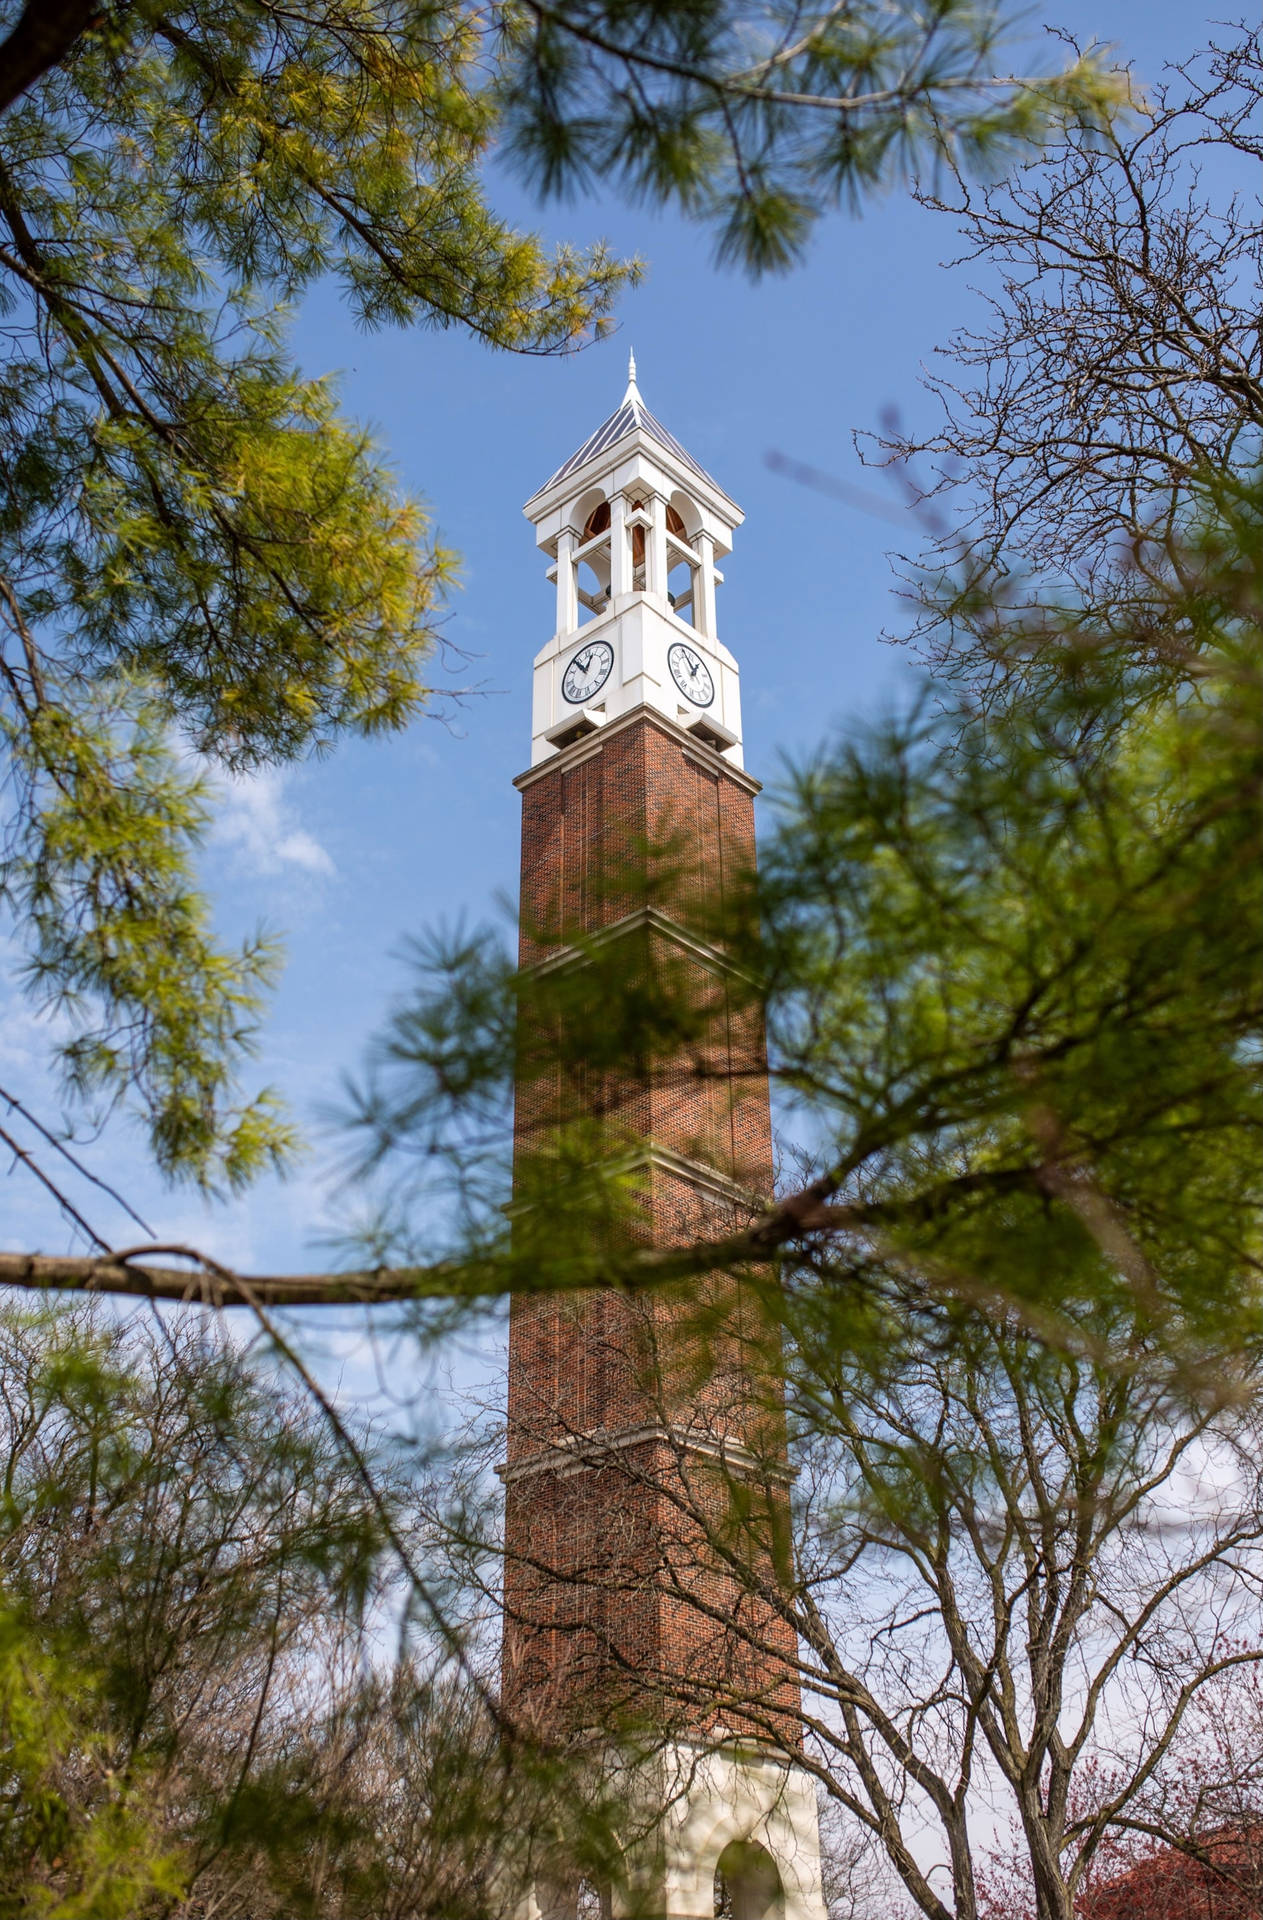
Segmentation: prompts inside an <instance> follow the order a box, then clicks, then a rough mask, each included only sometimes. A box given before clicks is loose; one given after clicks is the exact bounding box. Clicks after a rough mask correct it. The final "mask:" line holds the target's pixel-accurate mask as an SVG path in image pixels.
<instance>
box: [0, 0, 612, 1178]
mask: <svg viewBox="0 0 1263 1920" xmlns="http://www.w3.org/2000/svg"><path fill="white" fill-rule="evenodd" d="M14 13H15V9H14V8H12V7H8V8H4V9H0V33H3V32H7V31H8V28H9V26H11V25H12V21H13V15H14ZM479 55H480V41H479V38H478V35H477V32H476V28H475V23H474V21H473V19H472V17H469V16H466V15H465V14H464V13H463V12H462V11H460V10H459V9H453V8H446V9H445V8H441V7H411V6H409V7H398V6H393V5H387V6H377V5H367V4H359V0H349V4H334V5H330V6H326V7H321V8H319V9H317V10H316V11H315V12H314V13H312V12H308V13H305V14H303V15H301V16H300V15H294V14H290V13H288V12H286V11H284V10H281V11H279V12H278V11H276V10H275V9H270V8H265V7H259V8H253V7H245V8H242V7H239V6H236V5H216V4H212V5H208V6H196V7H183V6H178V7H167V6H162V5H153V4H145V5H141V6H137V7H128V8H124V9H121V10H117V11H113V12H107V13H105V14H103V15H99V16H97V17H96V18H95V19H94V20H93V21H92V22H91V23H90V24H89V25H88V26H87V28H86V30H85V31H82V32H79V33H78V35H77V37H76V36H75V34H73V33H71V35H70V37H69V39H68V40H67V42H66V45H65V46H64V47H63V48H62V57H61V58H60V59H59V60H58V61H57V62H56V63H55V64H53V65H52V66H51V67H50V68H49V69H48V71H47V72H45V73H44V75H43V77H42V78H41V79H39V80H38V82H37V83H36V84H35V85H34V86H32V87H31V88H29V90H27V91H26V92H25V93H24V94H23V95H22V96H21V97H19V98H18V99H17V100H16V102H15V103H14V104H12V105H11V106H10V107H9V108H8V110H7V111H6V112H5V114H4V117H3V119H2V120H0V304H2V305H3V308H4V311H5V313H6V316H7V328H6V340H5V349H4V353H3V357H2V358H0V443H2V447H3V451H0V628H2V629H3V638H4V642H5V645H4V651H3V656H2V659H0V681H2V682H3V693H4V709H3V724H4V726H5V731H6V734H7V736H8V739H9V742H10V746H11V750H12V757H13V766H14V770H15V779H14V782H13V785H12V788H11V802H12V804H11V809H10V817H9V833H8V842H7V846H6V848H5V860H4V884H5V888H6V892H7V895H8V899H9V903H10V905H11V906H13V907H15V908H16V909H17V911H18V913H19V915H20V916H21V917H22V918H23V920H24V924H25V926H26V927H27V928H30V929H31V930H32V931H33V934H34V939H33V943H32V944H33V965H32V970H31V978H32V980H33V982H34V983H35V984H36V986H37V988H38V990H39V991H40V992H41V993H42V994H45V995H47V996H50V997H52V998H53V999H56V1000H59V1001H60V1003H61V1005H62V1006H63V1008H64V1009H65V1010H67V1011H68V1012H69V1013H70V1014H71V1016H72V1019H73V1022H74V1023H75V1026H76V1028H77V1031H76V1032H75V1034H74V1037H73V1038H72V1040H71V1043H70V1045H69V1048H68V1050H67V1051H66V1052H65V1054H64V1055H63V1061H64V1064H65V1065H66V1067H67V1069H68V1083H69V1086H70V1089H71V1090H72V1092H75V1093H79V1094H82V1093H85V1092H90V1093H92V1094H95V1095H100V1094H101V1093H102V1092H108V1093H109V1094H110V1095H112V1096H115V1097H119V1098H122V1097H124V1096H125V1095H134V1096H135V1104H137V1105H138V1107H139V1110H140V1111H141V1113H142V1114H143V1116H144V1118H145V1120H146V1122H147V1125H148V1129H149V1134H150V1138H151V1141H152V1143H153V1146H154V1149H155V1152H156V1155H157V1158H158V1161H159V1163H160V1165H161V1166H162V1168H163V1170H164V1171H165V1172H166V1173H168V1174H169V1175H172V1176H176V1175H188V1176H191V1177H193V1178H194V1179H196V1180H198V1181H200V1182H202V1183H203V1184H215V1183H217V1182H220V1181H227V1182H228V1183H229V1184H237V1183H239V1182H240V1181H242V1180H244V1179H247V1178H249V1177H250V1175H251V1174H252V1173H253V1172H255V1171H256V1170H257V1169H258V1168H259V1167H260V1166H262V1165H264V1164H267V1163H268V1162H274V1161H279V1160H281V1159H283V1158H284V1157H285V1156H286V1155H287V1154H288V1153H289V1151H290V1150H291V1148H292V1146H293V1144H294V1142H293V1135H292V1132H291V1130H290V1129H289V1128H288V1127H287V1125H286V1124H285V1122H284V1120H283V1119H282V1118H281V1116H280V1114H279V1113H278V1111H277V1110H276V1109H275V1106H274V1103H273V1102H271V1101H270V1099H269V1097H268V1096H266V1095H264V1096H262V1097H260V1098H258V1099H255V1100H253V1101H252V1102H249V1103H248V1104H246V1105H245V1106H244V1107H242V1106H241V1105H240V1104H239V1103H238V1101H237V1099H236V1097H235V1092H234V1085H235V1080H236V1077H237V1073H238V1069H239V1067H240V1064H241V1058H242V1053H243V1049H244V1043H245V1041H246V1039H247V1038H248V1035H249V1033H250V1031H251V1029H252V1028H253V1026H254V1025H255V1024H256V1022H257V1018H258V1013H259V994H260V990H261V988H262V986H263V985H264V982H265V978H266V974H267V972H268V970H269V967H270V966H271V964H272V960H271V956H270V954H269V953H268V952H267V951H266V950H265V948H264V947H263V946H261V945H259V944H258V943H254V944H252V945H250V946H248V947H247V948H246V949H245V950H244V951H243V952H242V953H240V954H238V955H233V954H232V953H230V952H224V951H221V950H219V949H218V948H217V946H216V945H215V943H214V942H213V941H212V939H211V937H210V934H209V930H208V927H207V915H206V910H205V907H204V906H203V905H202V903H201V902H200V901H199V900H198V898H197V895H196V889H195V885H194V877H193V870H192V859H193V852H194V848H195V843H196V839H197V836H198V832H199V830H200V827H201V825H202V822H203V819H204V816H205V811H206V807H207V805H208V799H207V796H206V794H205V793H200V792H199V791H198V790H197V788H196V786H195V784H194V783H192V782H190V781H189V780H188V779H187V778H186V777H185V776H184V775H183V774H182V773H181V771H180V768H179V765H178V762H177V761H175V760H173V759H170V758H169V757H168V758H166V759H165V760H164V746H163V740H164V730H165V732H166V733H168V734H169V735H170V736H171V737H172V739H173V740H182V741H185V742H187V743H189V744H190V745H191V746H192V747H193V748H194V749H196V750H197V751H198V752H200V753H202V754H206V755H209V756H211V757H212V758H213V759H214V760H215V761H217V762H219V763H220V764H222V765H226V766H228V767H230V768H234V769H246V770H248V769H250V768H251V767H255V766H258V765H260V764H263V763H267V762H275V761H278V760H281V761H283V760H289V759H294V758H296V757H299V756H301V755H303V754H305V753H309V752H312V751H320V750H323V749H326V748H328V747H330V746H332V745H333V744H334V743H335V742H336V741H337V740H338V739H339V737H341V736H342V735H343V734H345V733H346V732H347V731H351V732H358V733H372V732H375V731H378V730H381V729H384V728H397V727H400V726H402V725H404V724H405V723H406V722H407V721H408V720H409V719H410V718H411V717H412V716H413V715H414V714H415V713H416V712H417V711H418V710H419V709H420V707H421V706H422V704H423V703H424V701H425V699H426V697H427V691H428V672H427V660H428V656H429V655H430V653H431V651H432V648H433V644H434V639H435V633H436V621H437V619H438V617H439V613H440V609H441V604H442V599H443V595H444V592H445V589H446V587H447V585H448V584H449V582H450V580H451V577H452V571H453V560H452V556H451V555H450V554H449V553H447V552H446V551H445V550H444V549H442V548H441V547H440V546H438V545H437V544H436V543H435V542H434V541H433V539H432V537H431V535H430V533H429V529H428V520H427V515H426V513H425V511H424V509H423V508H422V506H421V505H420V503H419V502H417V501H416V500H412V499H408V498H407V497H405V496H404V495H403V494H402V493H401V491H400V489H399V487H398V486H397V483H396V482H395V480H394V478H393V476H392V474H391V473H390V471H389V470H388V468H387V467H386V466H385V465H384V463H383V460H382V458H381V455H380V453H379V452H378V450H377V449H376V448H375V447H374V445H373V443H372V441H371V439H370V438H369V436H368V435H367V434H366V433H365V432H364V431H363V430H362V429H361V428H359V427H357V426H356V425H354V424H353V423H352V422H349V421H347V420H346V419H344V418H343V417H342V416H341V415H340V413H339V411H338V408H337V404H336V398H335V395H334V393H333V391H332V388H331V387H330V385H329V383H328V382H327V381H322V380H312V379H308V378H305V377H303V376H302V375H301V374H300V373H299V372H298V371H297V369H296V368H295V367H294V365H293V363H292V361H291V359H290V357H289V355H288V353H287V351H286V347H285V338H284V336H285V312H284V303H288V302H291V301H293V300H295V299H296V298H298V297H299V296H301V294H302V293H303V291H304V289H306V288H307V287H308V286H310V285H311V284H312V282H313V281H315V280H317V279H319V278H321V277H326V278H327V277H329V276H332V277H334V278H335V279H336V280H338V281H339V282H340V283H341V285H342V288H343V290H344V293H345V296H346V298H347V300H348V302H349V303H350V305H351V308H352V310H353V312H354V313H355V314H356V316H357V318H358V319H359V320H360V321H361V322H362V323H363V324H365V325H370V326H371V325H378V324H382V323H384V322H388V321H389V322H393V323H411V324H421V325H428V326H436V327H449V326H460V327H463V328H466V329H468V330H470V331H472V332H473V333H475V334H477V335H478V336H479V337H480V338H483V339H485V340H486V341H488V342H489V343H490V344H492V345H495V346H498V347H505V348H511V349H514V350H517V351H524V352H550V351H554V350H557V349H560V348H564V347H566V346H567V345H570V344H573V343H574V342H576V341H577V340H579V339H580V338H581V337H582V336H583V335H584V334H585V333H588V332H590V331H591V330H592V329H593V328H594V327H598V326H599V325H601V324H602V319H603V316H604V314H605V312H606V310H607V308H608V306H609V303H610V301H611V300H612V298H613V296H614V294H615V293H616V292H617V290H618V289H619V288H620V287H621V286H623V285H625V284H626V283H627V281H628V280H629V279H630V278H634V275H635V269H634V268H629V267H627V266H625V265H621V264H619V263H617V262H615V261H613V260H611V259H610V258H609V257H608V256H607V255H606V254H605V253H604V252H603V250H602V249H600V248H597V249H595V250H594V251H593V252H592V253H591V254H589V255H582V256H581V255H579V254H576V253H574V252H573V251H571V250H568V249H562V250H560V251H559V252H557V253H555V254H552V255H549V254H548V253H546V252H545V251H544V250H543V249H542V248H541V246H540V245H539V243H538V242H537V241H535V240H534V239H533V238H531V237H530V236H527V235H522V234H518V233H515V232H514V231H513V230H512V229H511V228H509V227H508V226H506V225H505V223H504V222H503V221H501V220H500V219H498V218H497V217H496V216H495V215H494V214H493V213H492V212H491V210H490V209H489V208H488V206H487V205H486V202H485V199H484V197H483V193H482V187H481V182H480V167H481V165H482V161H483V158H484V155H485V152H486V148H487V145H488V141H489V139H490V137H491V134H492V130H493V124H494V109H493V105H492V102H491V100H490V97H489V95H488V93H487V90H486V86H485V78H484V74H483V71H482V68H481V66H480V64H479ZM278 303H281V304H278ZM27 916H30V917H27ZM59 918H60V921H61V925H60V926H59V925H58V924H57V922H58V919H59ZM160 957H161V958H162V959H163V960H164V961H165V966H162V967H160V966H159V964H158V961H159V958H160Z"/></svg>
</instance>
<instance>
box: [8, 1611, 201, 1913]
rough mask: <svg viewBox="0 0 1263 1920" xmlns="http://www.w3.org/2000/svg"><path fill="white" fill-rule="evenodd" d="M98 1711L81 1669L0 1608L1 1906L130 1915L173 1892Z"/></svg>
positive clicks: (166, 1863)
mask: <svg viewBox="0 0 1263 1920" xmlns="http://www.w3.org/2000/svg"><path fill="white" fill-rule="evenodd" d="M102 1709H103V1701H102V1696H101V1691H100V1688H99V1686H98V1685H97V1683H96V1678H95V1675H93V1674H92V1672H91V1670H90V1669H88V1670H85V1669H83V1668H81V1667H77V1666H76V1665H75V1663H74V1662H73V1661H72V1660H70V1659H69V1658H67V1657H66V1656H64V1655H62V1656H58V1655H57V1654H54V1653H49V1652H45V1651H41V1650H40V1648H39V1646H38V1643H37V1642H36V1641H34V1640H33V1638H32V1636H31V1634H30V1633H29V1632H28V1631H27V1630H26V1628H25V1625H24V1623H22V1622H21V1621H20V1619H19V1618H18V1617H16V1616H15V1615H12V1614H10V1613H9V1612H7V1611H6V1612H3V1613H0V1743H2V1744H3V1748H4V1754H5V1759H4V1765H3V1774H4V1797H3V1811H2V1812H0V1914H4V1915H5V1916H10V1915H11V1916H13V1917H14V1920H17V1916H26V1915H30V1916H35V1915H38V1916H40V1920H134V1917H135V1916H139V1915H142V1914H146V1913H157V1912H160V1911H161V1910H162V1908H163V1907H164V1906H167V1905H169V1903H171V1902H172V1901H174V1900H176V1899H178V1898H179V1896H180V1894H181V1893H182V1891H183V1875H182V1871H181V1862H180V1860H179V1857H178V1854H176V1853H175V1852H173V1851H172V1850H171V1848H170V1847H169V1845H168V1844H167V1841H166V1837H165V1836H164V1835H163V1834H162V1832H161V1831H160V1828H159V1823H158V1821H157V1819H156V1818H155V1814H154V1809H153V1806H152V1802H151V1801H150V1799H149V1795H148V1791H147V1788H148V1782H147V1781H146V1780H145V1778H144V1776H143V1774H141V1775H140V1776H139V1777H132V1778H130V1779H128V1778H126V1777H121V1776H120V1775H119V1773H118V1772H117V1770H116V1763H117V1757H118V1756H117V1753H116V1751H115V1748H114V1743H113V1742H112V1741H111V1740H110V1739H109V1737H108V1735H107V1734H105V1733H104V1732H103V1731H102V1726H101V1720H102V1717H103V1716H102ZM84 1799H86V1800H87V1802H88V1805H87V1806H86V1808H85V1806H84V1805H83V1801H84ZM76 1800H77V1801H78V1802H79V1804H78V1805H76V1804H75V1802H76Z"/></svg>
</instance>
